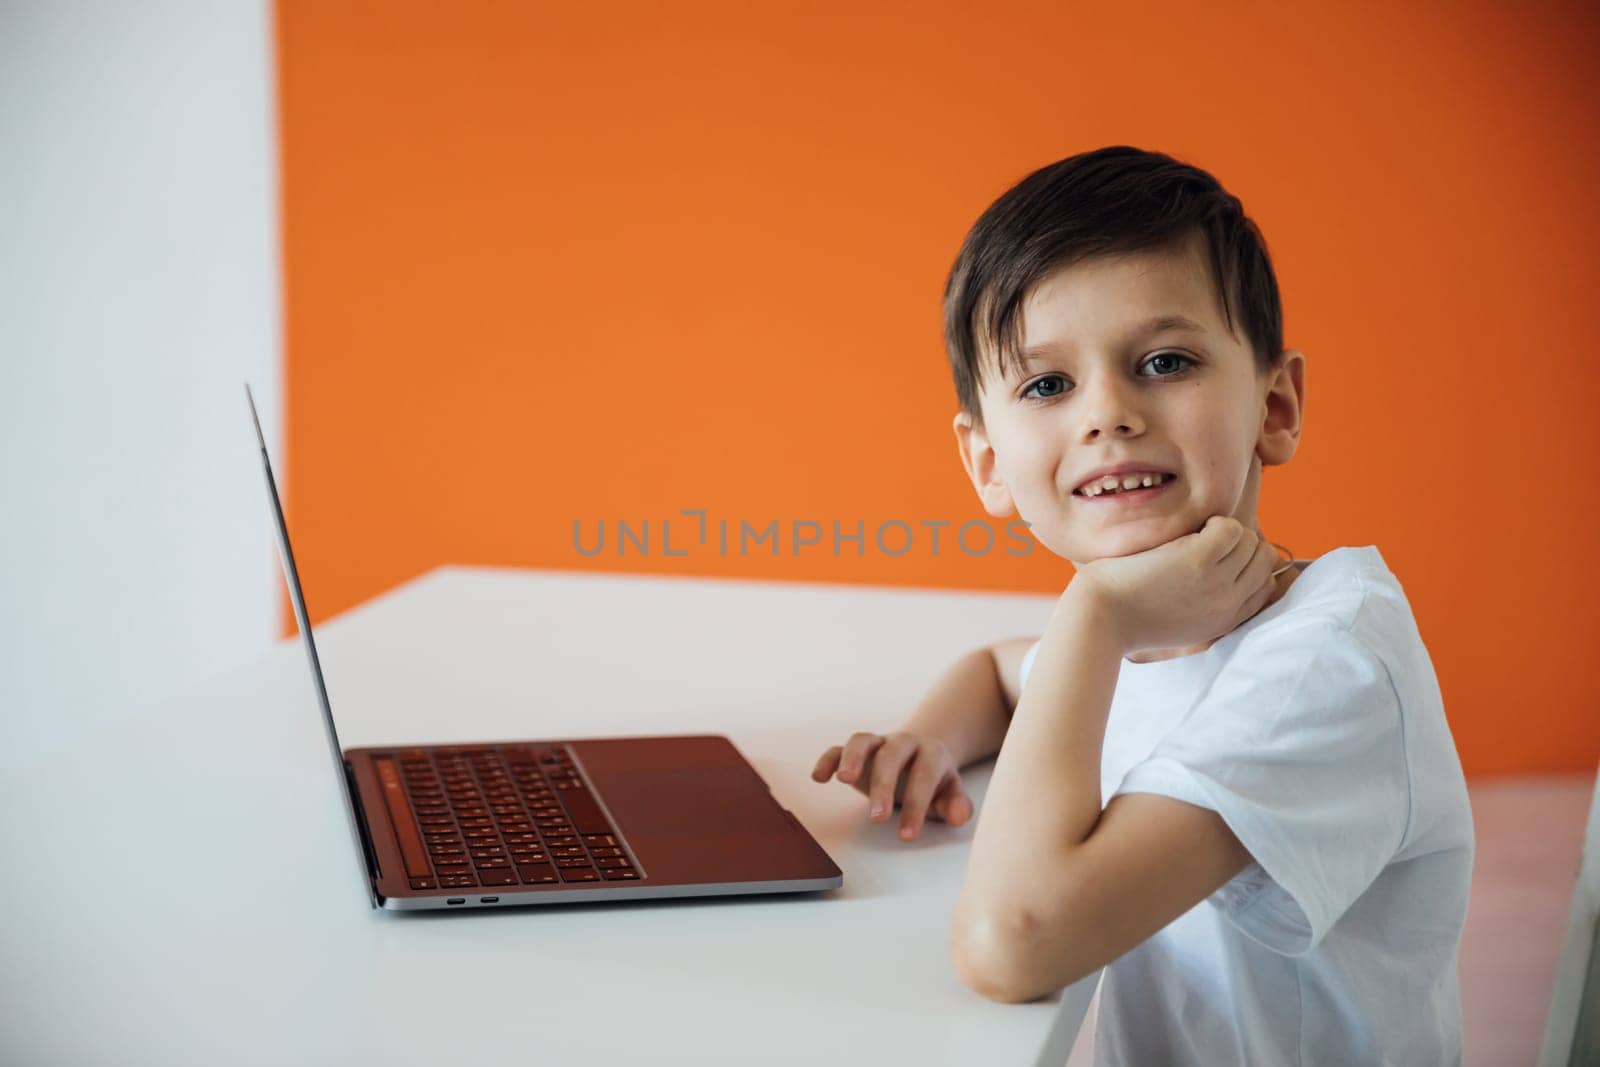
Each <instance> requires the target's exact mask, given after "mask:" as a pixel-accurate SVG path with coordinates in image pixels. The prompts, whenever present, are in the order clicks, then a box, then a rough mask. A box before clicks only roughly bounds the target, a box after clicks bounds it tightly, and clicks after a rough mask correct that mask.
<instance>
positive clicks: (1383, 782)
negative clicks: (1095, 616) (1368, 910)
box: [1113, 624, 1411, 956]
mask: <svg viewBox="0 0 1600 1067" xmlns="http://www.w3.org/2000/svg"><path fill="white" fill-rule="evenodd" d="M1255 636H1257V637H1259V638H1260V640H1259V641H1255V642H1252V641H1249V640H1247V641H1246V642H1245V643H1243V644H1241V646H1240V648H1239V649H1238V651H1237V652H1236V654H1235V655H1234V656H1233V658H1232V659H1230V660H1229V662H1228V664H1227V665H1226V666H1224V667H1223V669H1222V671H1221V672H1220V673H1219V674H1218V675H1217V677H1216V678H1215V680H1214V681H1213V682H1212V685H1211V687H1210V688H1209V689H1208V690H1207V691H1206V693H1205V694H1204V696H1202V697H1201V698H1200V700H1198V701H1197V702H1196V703H1195V705H1194V707H1192V708H1191V709H1190V711H1189V713H1188V714H1187V715H1186V716H1185V717H1184V718H1183V720H1182V721H1181V722H1180V723H1179V724H1178V725H1177V726H1176V727H1174V728H1173V729H1172V730H1171V731H1170V732H1169V733H1168V734H1167V735H1166V736H1164V737H1163V738H1162V739H1161V741H1160V742H1159V743H1157V745H1156V746H1155V748H1154V750H1152V752H1151V753H1150V755H1149V757H1148V758H1146V759H1145V760H1144V761H1143V762H1141V763H1138V764H1135V765H1134V766H1133V767H1132V768H1130V769H1129V771H1128V773H1127V774H1126V775H1124V776H1123V779H1122V781H1121V783H1119V784H1118V786H1117V789H1116V793H1114V794H1113V796H1115V795H1116V794H1120V793H1160V794H1162V795H1165V796H1170V797H1174V798H1176V799H1178V800H1182V801H1186V802H1188V803H1190V804H1194V805H1197V806H1199V807H1203V808H1209V809H1211V810H1213V811H1215V812H1217V813H1218V814H1219V815H1221V816H1222V818H1223V820H1224V821H1225V822H1226V823H1227V824H1228V827H1229V828H1230V829H1231V830H1232V831H1233V832H1234V834H1235V835H1237V836H1238V838H1239V841H1240V842H1241V843H1242V844H1243V845H1244V847H1245V848H1246V849H1247V850H1248V851H1249V852H1250V855H1251V857H1252V858H1253V860H1254V862H1253V863H1251V864H1250V865H1249V866H1247V867H1246V868H1245V869H1244V870H1243V871H1241V872H1240V873H1239V874H1238V875H1236V876H1235V877H1234V878H1233V879H1232V880H1230V881H1229V882H1228V883H1227V884H1226V885H1224V886H1223V887H1222V888H1221V889H1219V890H1217V892H1216V893H1214V894H1212V896H1211V897H1210V898H1209V899H1210V901H1211V903H1212V904H1214V905H1215V906H1217V907H1218V908H1220V909H1222V911H1223V913H1224V914H1225V915H1226V916H1227V918H1228V920H1229V921H1230V922H1232V923H1233V924H1234V925H1235V926H1237V927H1238V928H1239V929H1240V930H1241V931H1243V932H1244V933H1245V934H1246V935H1248V936H1249V937H1251V938H1253V939H1255V940H1256V941H1258V942H1260V943H1261V944H1263V945H1265V946H1267V947H1268V948H1270V949H1272V950H1274V951H1276V952H1281V953H1283V954H1285V955H1289V956H1300V955H1304V954H1305V953H1307V952H1310V951H1311V950H1312V949H1314V948H1316V946H1317V945H1318V944H1320V943H1321V941H1322V938H1323V937H1324V936H1325V935H1326V934H1327V932H1328V930H1329V928H1331V927H1332V926H1333V924H1334V922H1335V921H1337V920H1338V918H1339V917H1340V916H1341V915H1343V914H1344V912H1345V911H1346V910H1347V909H1348V908H1349V907H1350V905H1351V904H1353V903H1354V902H1355V900H1356V899H1357V898H1358V897H1360V896H1361V894H1362V893H1364V892H1366V890H1367V887H1368V886H1370V885H1371V884H1372V882H1373V881H1374V879H1376V878H1377V876H1378V874H1379V872H1380V871H1382V870H1383V868H1384V866H1385V865H1386V864H1387V863H1388V862H1389V860H1390V859H1391V858H1392V857H1393V856H1394V854H1395V853H1396V852H1397V851H1398V850H1399V847H1400V843H1401V840H1402V838H1403V836H1404V834H1405V831H1406V828H1407V822H1408V820H1409V818H1410V805H1411V787H1410V777H1409V775H1408V773H1407V768H1406V759H1405V745H1404V733H1403V729H1402V724H1401V718H1400V703H1399V698H1398V697H1397V696H1396V694H1395V688H1394V685H1393V683H1392V682H1391V680H1390V677H1389V672H1388V669H1387V668H1386V667H1385V666H1384V663H1383V661H1382V660H1381V659H1380V658H1379V657H1378V656H1377V654H1376V653H1374V652H1373V651H1372V650H1371V649H1370V648H1368V647H1367V646H1366V645H1365V644H1363V643H1362V642H1361V640H1360V639H1359V638H1358V637H1357V636H1356V635H1354V634H1352V633H1351V632H1350V631H1349V630H1347V629H1345V628H1343V627H1342V626H1338V625H1334V624H1319V625H1316V626H1312V627H1295V628H1292V629H1291V630H1289V631H1288V632H1285V633H1279V634H1274V635H1271V636H1270V637H1269V635H1268V634H1266V633H1262V634H1259V635H1255ZM1252 644H1253V647H1251V646H1252Z"/></svg>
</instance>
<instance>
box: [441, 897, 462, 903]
mask: <svg viewBox="0 0 1600 1067" xmlns="http://www.w3.org/2000/svg"><path fill="white" fill-rule="evenodd" d="M466 902H467V898H466V897H451V898H450V899H449V900H447V901H445V903H446V904H465V903H466Z"/></svg>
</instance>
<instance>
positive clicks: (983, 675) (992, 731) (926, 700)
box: [903, 648, 1011, 767]
mask: <svg viewBox="0 0 1600 1067" xmlns="http://www.w3.org/2000/svg"><path fill="white" fill-rule="evenodd" d="M1010 725H1011V712H1010V709H1008V708H1007V707H1006V702H1005V695H1004V693H1003V692H1002V690H1001V688H1000V679H999V676H998V675H997V674H996V672H995V660H994V653H993V652H991V651H990V650H989V649H987V648H980V649H975V650H974V651H972V652H969V653H967V654H966V655H965V656H962V657H961V658H960V659H958V660H956V661H955V662H954V663H952V664H951V665H950V667H949V669H948V670H946V671H945V672H944V673H943V674H942V675H940V676H939V678H938V680H937V681H936V682H934V684H933V687H932V688H931V689H930V690H929V691H928V694H927V695H926V696H924V697H923V698H922V700H921V701H920V702H919V703H918V704H917V707H916V709H915V710H914V711H913V712H912V713H911V717H910V718H909V719H907V720H906V724H905V726H904V727H903V729H905V730H907V731H908V732H910V733H915V734H922V735H924V736H930V737H937V738H938V739H939V740H941V741H943V742H944V744H945V747H946V748H948V749H949V750H950V755H951V756H952V757H953V758H954V759H955V762H956V766H957V767H965V766H966V765H967V764H969V763H976V762H978V761H979V760H983V759H988V758H989V757H990V756H992V755H994V754H995V753H996V752H999V751H1000V744H1001V742H1003V741H1004V740H1005V737H1006V729H1007V728H1008V727H1009V726H1010Z"/></svg>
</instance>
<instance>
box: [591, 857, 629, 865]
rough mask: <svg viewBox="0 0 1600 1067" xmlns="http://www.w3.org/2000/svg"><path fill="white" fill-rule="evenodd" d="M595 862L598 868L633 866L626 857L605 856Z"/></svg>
mask: <svg viewBox="0 0 1600 1067" xmlns="http://www.w3.org/2000/svg"><path fill="white" fill-rule="evenodd" d="M594 862H595V865H596V866H598V867H632V866H633V864H631V863H629V862H628V861H627V859H626V858H625V857H622V856H603V857H601V858H600V859H597V860H595V861H594Z"/></svg>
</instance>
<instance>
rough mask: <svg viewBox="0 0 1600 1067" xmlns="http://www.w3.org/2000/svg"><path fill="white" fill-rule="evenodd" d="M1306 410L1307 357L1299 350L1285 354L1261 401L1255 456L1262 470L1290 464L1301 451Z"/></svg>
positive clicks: (1293, 349)
mask: <svg viewBox="0 0 1600 1067" xmlns="http://www.w3.org/2000/svg"><path fill="white" fill-rule="evenodd" d="M1305 407H1306V356H1305V353H1304V352H1301V351H1300V350H1299V349H1296V348H1288V349H1285V350H1284V353H1283V361H1282V363H1281V364H1280V365H1279V366H1278V367H1277V369H1276V370H1274V371H1273V372H1272V378H1271V380H1270V382H1269V384H1268V386H1267V392H1266V396H1265V397H1264V398H1263V400H1262V418H1261V433H1260V435H1259V436H1258V437H1257V438H1256V455H1257V456H1259V457H1260V459H1261V465H1262V466H1263V467H1275V466H1278V465H1279V464H1283V463H1287V462H1289V460H1290V459H1292V458H1293V457H1294V453H1295V449H1297V448H1299V447H1300V420H1301V418H1302V417H1303V416H1304V414H1305Z"/></svg>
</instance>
